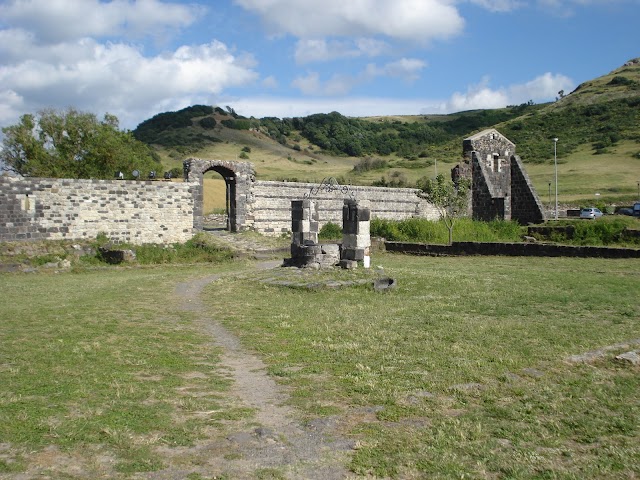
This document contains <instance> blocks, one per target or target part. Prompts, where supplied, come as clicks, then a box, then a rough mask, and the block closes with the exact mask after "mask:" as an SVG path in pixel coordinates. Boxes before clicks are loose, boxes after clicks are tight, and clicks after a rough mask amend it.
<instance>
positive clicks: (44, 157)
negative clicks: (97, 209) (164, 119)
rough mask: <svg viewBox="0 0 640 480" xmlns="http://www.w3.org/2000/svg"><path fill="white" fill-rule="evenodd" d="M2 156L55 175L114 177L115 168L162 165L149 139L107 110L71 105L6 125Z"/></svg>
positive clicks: (26, 169) (22, 170) (31, 171)
mask: <svg viewBox="0 0 640 480" xmlns="http://www.w3.org/2000/svg"><path fill="white" fill-rule="evenodd" d="M2 132H3V133H4V139H3V149H2V151H1V152H0V160H2V161H4V163H5V164H6V165H7V167H8V168H9V169H10V170H12V171H14V172H16V173H19V174H21V175H25V176H32V177H53V178H113V176H114V174H115V172H117V171H123V172H130V171H132V170H139V171H142V172H144V171H151V170H159V169H161V168H162V166H161V165H160V162H159V159H158V158H157V156H156V155H155V154H154V152H152V151H151V150H150V149H149V147H148V146H147V145H145V144H144V143H142V142H139V141H137V140H136V139H135V138H133V135H132V134H131V133H129V132H123V131H120V130H119V129H118V119H117V118H116V117H115V116H113V115H109V114H106V115H105V116H104V119H103V120H102V121H99V120H98V119H97V118H96V116H95V115H94V114H92V113H83V112H78V111H77V110H74V109H69V110H66V111H64V112H58V111H55V110H51V109H48V110H43V111H41V112H38V114H37V115H31V114H27V115H23V116H22V117H21V119H20V123H18V124H17V125H12V126H9V127H5V128H3V129H2Z"/></svg>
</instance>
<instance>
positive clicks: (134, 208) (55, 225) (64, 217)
mask: <svg viewBox="0 0 640 480" xmlns="http://www.w3.org/2000/svg"><path fill="white" fill-rule="evenodd" d="M198 191H199V184H198V183H172V182H151V181H122V180H70V179H52V178H28V179H16V178H11V177H0V241H13V240H39V239H73V240H79V239H93V238H95V237H96V236H97V235H98V234H99V233H101V232H104V233H105V234H106V235H107V236H108V237H109V238H110V239H111V240H113V241H117V242H128V243H133V244H142V243H174V242H184V241H186V240H188V239H190V238H191V237H192V236H193V232H194V202H195V201H196V198H197V195H196V194H197V192H198Z"/></svg>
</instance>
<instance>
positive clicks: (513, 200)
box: [457, 128, 544, 224]
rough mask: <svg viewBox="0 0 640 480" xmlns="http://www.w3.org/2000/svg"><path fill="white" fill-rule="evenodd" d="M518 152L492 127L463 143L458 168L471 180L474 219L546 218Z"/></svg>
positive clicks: (524, 221)
mask: <svg viewBox="0 0 640 480" xmlns="http://www.w3.org/2000/svg"><path fill="white" fill-rule="evenodd" d="M515 151H516V145H515V144H514V143H513V142H511V141H510V140H509V139H508V138H506V137H505V136H503V135H502V134H501V133H500V132H498V131H497V130H495V129H493V128H490V129H487V130H483V131H482V132H479V133H477V134H475V135H472V136H471V137H469V138H466V139H464V141H463V142H462V152H463V157H464V160H463V162H462V163H461V164H460V165H459V166H458V167H457V171H458V173H459V175H461V176H463V177H466V178H468V179H470V180H471V184H472V186H471V189H472V195H471V201H470V204H469V213H470V214H471V216H472V217H473V219H474V220H484V221H490V220H493V219H496V218H499V219H504V220H516V221H518V222H520V223H522V224H526V223H529V222H541V221H543V220H544V209H543V206H542V203H541V202H540V199H539V198H538V195H537V193H536V191H535V189H534V188H533V184H532V183H531V181H530V180H529V177H528V176H527V173H526V172H525V170H524V166H523V164H522V161H521V160H520V157H518V156H517V155H516V154H515Z"/></svg>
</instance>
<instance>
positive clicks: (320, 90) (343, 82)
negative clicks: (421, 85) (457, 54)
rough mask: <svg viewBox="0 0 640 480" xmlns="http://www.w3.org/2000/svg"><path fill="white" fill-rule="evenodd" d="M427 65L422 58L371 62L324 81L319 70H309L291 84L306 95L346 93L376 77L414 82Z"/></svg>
mask: <svg viewBox="0 0 640 480" xmlns="http://www.w3.org/2000/svg"><path fill="white" fill-rule="evenodd" d="M425 66H426V63H425V62H424V61H422V60H419V59H416V58H401V59H400V60H397V61H395V62H390V63H387V64H386V65H383V66H382V67H378V66H377V65H375V64H373V63H370V64H368V65H367V66H366V67H365V69H364V70H362V71H361V72H360V73H358V74H356V75H348V74H334V75H333V76H331V77H330V78H329V79H328V80H326V81H324V82H323V81H322V80H321V79H320V74H319V73H318V72H309V73H307V74H306V75H305V76H298V77H296V78H295V79H294V80H293V81H292V82H291V86H292V87H295V88H297V89H298V90H300V91H301V92H302V93H303V94H305V95H323V96H336V95H346V94H347V93H349V92H350V91H351V89H352V88H353V87H355V86H357V85H360V84H363V83H367V82H370V81H372V80H373V79H375V78H376V77H395V78H401V79H402V80H404V81H405V82H413V81H415V80H416V79H418V78H419V72H420V70H422V69H423V68H424V67H425Z"/></svg>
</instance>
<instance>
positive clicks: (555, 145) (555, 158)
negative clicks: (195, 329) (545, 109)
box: [553, 138, 558, 220]
mask: <svg viewBox="0 0 640 480" xmlns="http://www.w3.org/2000/svg"><path fill="white" fill-rule="evenodd" d="M553 165H554V166H555V172H556V220H558V139H557V138H554V139H553Z"/></svg>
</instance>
